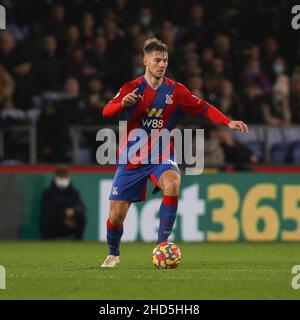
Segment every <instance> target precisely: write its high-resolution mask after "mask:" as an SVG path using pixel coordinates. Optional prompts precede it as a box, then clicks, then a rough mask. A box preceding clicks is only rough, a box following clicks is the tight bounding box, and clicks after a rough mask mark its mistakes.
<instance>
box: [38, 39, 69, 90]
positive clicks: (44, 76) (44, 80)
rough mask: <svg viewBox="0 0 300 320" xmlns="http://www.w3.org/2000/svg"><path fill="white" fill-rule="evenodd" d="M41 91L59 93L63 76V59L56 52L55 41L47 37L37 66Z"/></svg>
mask: <svg viewBox="0 0 300 320" xmlns="http://www.w3.org/2000/svg"><path fill="white" fill-rule="evenodd" d="M37 73H38V75H37V77H38V83H39V86H40V90H41V91H60V90H61V88H62V85H63V83H62V81H63V78H64V76H65V71H64V64H63V59H62V58H61V57H60V56H59V55H58V52H57V39H56V37H55V36H53V35H47V36H45V37H44V40H43V52H42V55H41V57H40V60H39V62H38V66H37Z"/></svg>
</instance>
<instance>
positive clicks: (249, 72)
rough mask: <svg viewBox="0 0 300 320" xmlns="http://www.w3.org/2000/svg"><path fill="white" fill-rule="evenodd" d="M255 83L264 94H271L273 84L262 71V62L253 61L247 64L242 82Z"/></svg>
mask: <svg viewBox="0 0 300 320" xmlns="http://www.w3.org/2000/svg"><path fill="white" fill-rule="evenodd" d="M248 81H254V82H255V83H256V84H257V86H258V87H259V89H260V90H261V91H262V93H263V94H267V93H269V91H270V89H271V84H270V80H269V77H268V75H267V74H266V73H265V72H263V71H262V70H261V64H260V61H259V60H257V59H251V60H249V61H248V62H247V65H246V69H245V72H244V74H243V75H242V82H243V83H244V84H245V83H246V82H248Z"/></svg>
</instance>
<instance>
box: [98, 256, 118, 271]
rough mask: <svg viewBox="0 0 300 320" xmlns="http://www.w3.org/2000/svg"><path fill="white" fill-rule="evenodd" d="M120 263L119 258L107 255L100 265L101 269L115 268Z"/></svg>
mask: <svg viewBox="0 0 300 320" xmlns="http://www.w3.org/2000/svg"><path fill="white" fill-rule="evenodd" d="M119 263H120V256H112V255H108V256H107V257H106V259H105V260H104V262H103V263H102V264H101V268H115V267H116V266H117V265H118V264H119Z"/></svg>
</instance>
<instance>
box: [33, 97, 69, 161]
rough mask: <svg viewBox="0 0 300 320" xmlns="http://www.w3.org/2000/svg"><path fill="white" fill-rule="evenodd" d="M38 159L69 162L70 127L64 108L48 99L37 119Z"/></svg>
mask: <svg viewBox="0 0 300 320" xmlns="http://www.w3.org/2000/svg"><path fill="white" fill-rule="evenodd" d="M37 137H38V160H39V161H42V162H54V163H55V162H60V161H63V162H67V161H69V158H68V155H67V152H68V150H69V149H70V143H71V140H70V137H69V127H68V124H67V123H66V120H65V115H64V114H63V110H61V109H59V108H58V105H57V104H55V103H54V102H51V101H46V102H45V104H44V106H43V108H42V112H41V114H40V116H39V118H38V121H37Z"/></svg>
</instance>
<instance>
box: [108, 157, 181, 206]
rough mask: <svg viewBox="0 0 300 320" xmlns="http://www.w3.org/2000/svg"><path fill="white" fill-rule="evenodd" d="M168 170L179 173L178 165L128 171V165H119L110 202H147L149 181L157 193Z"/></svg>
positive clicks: (161, 165) (142, 167) (155, 166)
mask: <svg viewBox="0 0 300 320" xmlns="http://www.w3.org/2000/svg"><path fill="white" fill-rule="evenodd" d="M167 170H174V171H176V172H178V173H179V169H178V167H177V164H176V163H174V162H173V163H170V164H154V165H153V164H152V165H141V166H140V167H137V168H135V169H126V165H119V166H118V169H117V171H116V173H115V176H114V181H113V185H112V189H111V192H110V197H109V200H128V201H131V202H138V201H145V200H146V193H147V181H148V179H149V180H150V181H151V182H152V183H153V184H154V186H155V189H154V190H153V192H152V193H156V192H157V191H159V190H160V189H159V188H158V186H157V183H158V180H159V178H160V176H161V175H162V174H163V173H164V172H165V171H167Z"/></svg>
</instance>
